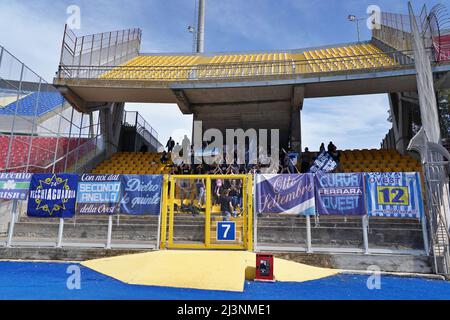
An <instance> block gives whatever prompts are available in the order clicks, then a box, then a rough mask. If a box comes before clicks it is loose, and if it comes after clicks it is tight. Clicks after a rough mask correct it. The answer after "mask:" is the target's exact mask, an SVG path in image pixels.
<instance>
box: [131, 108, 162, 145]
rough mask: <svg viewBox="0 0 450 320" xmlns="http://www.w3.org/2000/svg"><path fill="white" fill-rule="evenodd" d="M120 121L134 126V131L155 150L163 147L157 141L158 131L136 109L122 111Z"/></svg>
mask: <svg viewBox="0 0 450 320" xmlns="http://www.w3.org/2000/svg"><path fill="white" fill-rule="evenodd" d="M122 123H123V124H124V125H126V126H132V127H136V131H137V132H138V133H139V134H140V135H141V136H142V137H143V138H144V139H145V140H147V142H149V143H150V145H152V146H153V147H154V148H155V149H156V150H158V149H159V148H160V147H163V145H162V144H161V142H160V141H159V135H158V132H157V131H156V130H155V129H154V128H153V127H152V126H151V125H150V124H149V123H148V122H147V121H146V120H145V119H144V118H143V117H142V116H141V115H140V114H139V112H137V111H124V113H123V121H122Z"/></svg>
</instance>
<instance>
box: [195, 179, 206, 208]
mask: <svg viewBox="0 0 450 320" xmlns="http://www.w3.org/2000/svg"><path fill="white" fill-rule="evenodd" d="M195 186H196V188H197V195H198V205H199V206H200V207H202V206H203V205H204V204H206V191H205V190H206V186H205V180H204V179H197V180H196V182H195Z"/></svg>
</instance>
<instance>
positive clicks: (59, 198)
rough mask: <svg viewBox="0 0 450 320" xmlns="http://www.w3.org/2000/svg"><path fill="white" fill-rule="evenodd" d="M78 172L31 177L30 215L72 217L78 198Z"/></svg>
mask: <svg viewBox="0 0 450 320" xmlns="http://www.w3.org/2000/svg"><path fill="white" fill-rule="evenodd" d="M77 182H78V176H77V175H76V174H56V173H55V174H34V175H33V176H32V178H31V183H30V193H29V200H28V211H27V213H28V216H30V217H39V218H71V217H73V216H74V214H75V202H76V198H77Z"/></svg>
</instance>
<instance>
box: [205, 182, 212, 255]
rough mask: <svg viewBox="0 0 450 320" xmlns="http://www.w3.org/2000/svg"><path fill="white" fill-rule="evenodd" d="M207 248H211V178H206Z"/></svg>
mask: <svg viewBox="0 0 450 320" xmlns="http://www.w3.org/2000/svg"><path fill="white" fill-rule="evenodd" d="M205 192H206V210H205V246H206V248H209V247H210V246H211V207H212V205H211V197H212V193H211V177H210V176H209V177H207V178H206V190H205Z"/></svg>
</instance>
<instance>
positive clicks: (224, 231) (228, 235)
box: [217, 221, 236, 241]
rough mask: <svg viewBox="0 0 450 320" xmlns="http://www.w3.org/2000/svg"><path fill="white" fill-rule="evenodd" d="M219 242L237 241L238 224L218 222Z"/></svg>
mask: <svg viewBox="0 0 450 320" xmlns="http://www.w3.org/2000/svg"><path fill="white" fill-rule="evenodd" d="M217 240H218V241H236V223H235V222H234V221H218V222H217Z"/></svg>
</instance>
